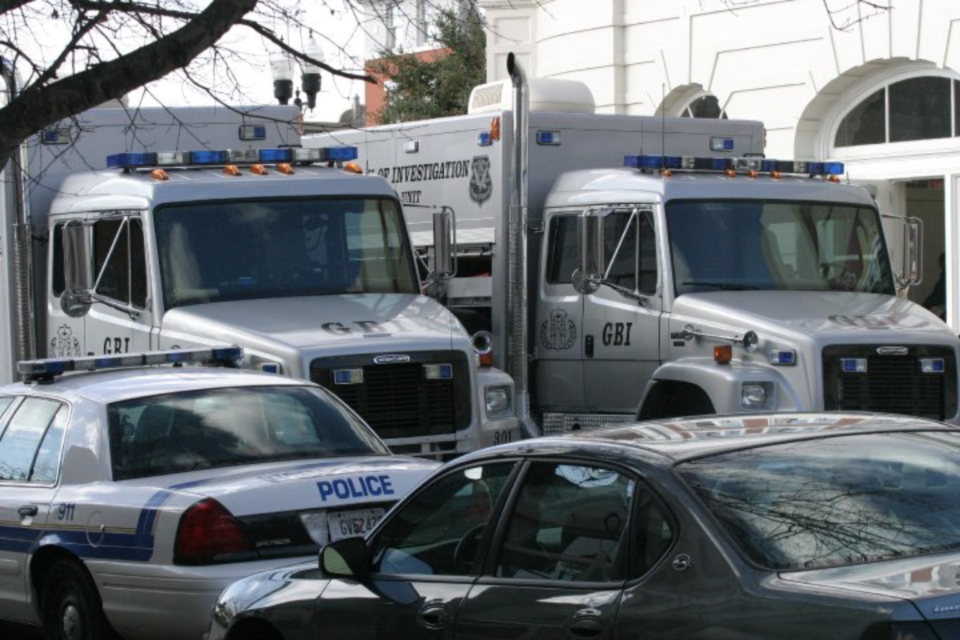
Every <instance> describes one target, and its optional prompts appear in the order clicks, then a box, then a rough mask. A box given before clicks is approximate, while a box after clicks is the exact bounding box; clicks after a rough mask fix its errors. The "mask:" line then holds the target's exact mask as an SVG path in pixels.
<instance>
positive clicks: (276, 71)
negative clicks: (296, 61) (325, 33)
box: [270, 36, 323, 110]
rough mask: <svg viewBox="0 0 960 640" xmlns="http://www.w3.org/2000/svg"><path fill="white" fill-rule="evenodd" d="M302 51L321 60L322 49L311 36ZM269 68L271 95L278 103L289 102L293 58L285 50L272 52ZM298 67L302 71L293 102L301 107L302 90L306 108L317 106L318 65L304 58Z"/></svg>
mask: <svg viewBox="0 0 960 640" xmlns="http://www.w3.org/2000/svg"><path fill="white" fill-rule="evenodd" d="M304 53H305V54H306V55H307V57H309V58H312V59H313V60H316V61H317V62H323V50H322V49H321V48H320V46H319V45H318V44H317V42H316V40H314V39H313V36H311V37H310V39H309V40H308V41H307V46H306V47H304ZM270 69H271V71H272V73H273V97H275V98H276V99H277V100H278V101H279V102H280V104H290V98H291V96H293V74H294V65H293V59H292V58H291V57H290V55H289V54H287V53H286V52H280V53H278V54H274V55H273V56H271V57H270ZM300 69H301V71H302V75H301V76H300V88H299V89H297V92H296V93H297V96H296V98H295V99H294V101H293V104H295V105H297V107H299V108H301V109H303V101H302V100H301V99H300V91H301V90H302V91H303V92H304V93H305V94H306V96H307V108H308V109H311V110H312V109H313V108H314V107H316V106H317V94H318V93H320V67H319V66H318V65H316V64H313V63H312V62H307V61H305V60H304V61H301V63H300Z"/></svg>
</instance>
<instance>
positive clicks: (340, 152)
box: [107, 146, 359, 170]
mask: <svg viewBox="0 0 960 640" xmlns="http://www.w3.org/2000/svg"><path fill="white" fill-rule="evenodd" d="M358 157H359V154H358V152H357V148H356V147H343V146H337V147H321V148H316V149H304V148H300V147H297V148H283V149H228V150H210V149H201V150H197V151H158V152H143V153H133V152H124V153H115V154H113V155H109V156H107V167H108V168H110V169H125V170H131V169H154V168H156V167H174V166H175V167H211V166H223V165H227V164H233V165H244V166H246V165H254V164H272V165H277V164H282V163H295V164H311V163H329V162H333V163H344V162H350V161H352V160H356V159H357V158H358Z"/></svg>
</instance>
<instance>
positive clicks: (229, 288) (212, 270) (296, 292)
mask: <svg viewBox="0 0 960 640" xmlns="http://www.w3.org/2000/svg"><path fill="white" fill-rule="evenodd" d="M154 219H155V225H156V234H157V247H158V249H159V256H160V272H161V276H162V278H163V298H164V303H165V305H166V308H167V309H172V308H174V307H179V306H184V305H191V304H201V303H206V302H223V301H227V300H248V299H253V298H279V297H287V296H309V295H325V294H339V293H361V292H363V293H417V292H419V285H418V283H417V278H416V274H415V272H414V266H413V256H412V254H411V253H410V251H409V244H408V242H407V238H406V234H405V232H404V230H403V219H402V217H401V214H400V210H399V207H398V206H397V205H396V203H395V202H394V201H392V200H385V199H366V200H364V199H339V200H337V199H322V198H313V199H284V200H247V201H242V202H237V201H227V202H210V203H193V202H191V203H188V204H177V205H167V206H164V207H160V208H158V209H157V210H156V211H155V212H154Z"/></svg>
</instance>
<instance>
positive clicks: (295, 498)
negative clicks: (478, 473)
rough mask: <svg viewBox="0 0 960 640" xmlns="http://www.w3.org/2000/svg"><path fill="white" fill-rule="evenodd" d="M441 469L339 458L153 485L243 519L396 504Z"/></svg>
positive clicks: (394, 459)
mask: <svg viewBox="0 0 960 640" xmlns="http://www.w3.org/2000/svg"><path fill="white" fill-rule="evenodd" d="M438 464H439V463H436V462H432V461H429V460H421V459H417V458H407V457H401V456H382V457H357V458H335V459H326V460H304V461H302V462H295V463H291V462H286V463H265V464H258V465H249V466H241V467H226V468H215V469H209V470H204V471H194V472H190V473H181V474H176V475H169V476H162V477H160V478H150V479H149V481H150V483H151V484H155V483H156V484H159V486H158V487H157V488H158V490H160V491H163V490H166V491H170V492H177V493H190V494H194V495H196V497H197V498H198V499H202V498H214V499H216V500H217V501H218V502H220V503H221V504H223V505H224V506H225V507H226V508H227V509H228V510H229V511H230V512H231V513H232V514H234V515H235V516H245V515H251V514H258V513H269V512H276V511H293V510H303V509H316V508H326V507H333V508H339V507H346V506H351V505H358V504H364V503H392V502H395V501H397V500H399V499H400V498H401V497H402V496H403V495H405V494H406V493H407V492H409V491H410V490H411V489H412V488H413V487H414V486H415V485H416V484H417V483H418V482H419V481H420V480H421V479H422V478H423V477H424V476H426V475H427V474H428V473H429V472H430V471H432V470H433V469H434V468H436V467H437V466H438ZM129 482H130V483H131V484H135V483H137V482H138V481H135V480H134V481H129Z"/></svg>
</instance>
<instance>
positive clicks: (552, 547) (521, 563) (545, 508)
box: [496, 462, 636, 582]
mask: <svg viewBox="0 0 960 640" xmlns="http://www.w3.org/2000/svg"><path fill="white" fill-rule="evenodd" d="M635 487H636V482H635V481H634V480H633V479H631V478H629V477H627V476H625V475H623V474H621V473H618V472H616V471H613V470H611V469H604V468H600V467H592V466H581V465H571V464H561V463H545V462H538V463H533V464H532V465H531V466H530V469H529V471H528V472H527V474H526V475H525V476H524V479H523V485H522V488H521V490H520V494H519V496H518V497H517V500H516V502H515V503H514V505H513V509H512V511H511V513H510V520H509V524H508V527H507V532H506V536H505V538H504V541H503V546H502V548H501V551H500V554H499V560H498V563H497V569H496V575H497V576H500V577H506V578H526V579H547V580H564V581H588V582H598V581H609V580H617V579H620V577H621V570H620V564H621V562H620V555H619V554H620V551H621V547H623V546H624V543H623V534H624V532H625V531H626V530H627V524H628V522H629V515H630V503H631V501H632V499H633V495H634V492H635Z"/></svg>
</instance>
